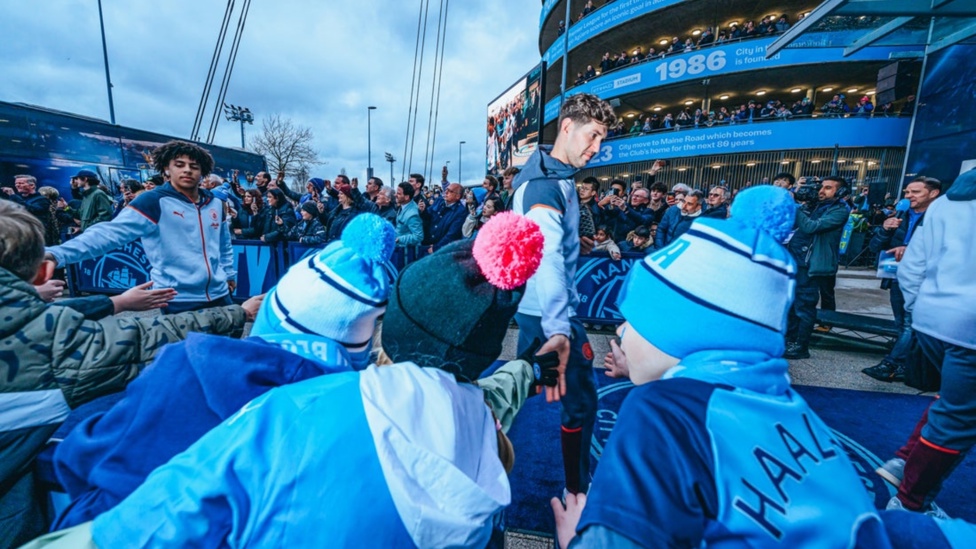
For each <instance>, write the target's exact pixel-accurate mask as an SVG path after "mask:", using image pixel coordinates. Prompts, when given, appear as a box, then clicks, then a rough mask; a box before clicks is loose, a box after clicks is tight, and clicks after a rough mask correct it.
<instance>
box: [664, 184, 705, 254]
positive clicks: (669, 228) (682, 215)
mask: <svg viewBox="0 0 976 549" xmlns="http://www.w3.org/2000/svg"><path fill="white" fill-rule="evenodd" d="M685 187H686V188H687V186H685ZM675 189H677V185H675ZM678 194H679V193H678V192H677V190H676V191H675V198H676V199H677V196H678ZM703 198H704V197H703V196H702V192H701V191H698V190H693V191H689V192H688V194H687V195H685V196H684V199H683V200H681V201H680V202H677V204H676V205H678V204H680V206H678V207H677V208H674V209H673V210H672V211H673V212H674V213H671V212H668V214H667V215H665V216H664V219H663V220H662V221H661V223H660V224H659V225H658V228H657V238H656V239H655V242H654V247H655V249H657V250H660V249H662V248H664V247H665V246H667V245H668V244H671V243H672V242H674V241H675V240H676V239H677V238H678V237H679V236H681V235H683V234H685V233H686V232H688V229H689V228H691V224H692V223H693V222H694V221H695V219H698V217H700V216H701V214H702V201H703Z"/></svg>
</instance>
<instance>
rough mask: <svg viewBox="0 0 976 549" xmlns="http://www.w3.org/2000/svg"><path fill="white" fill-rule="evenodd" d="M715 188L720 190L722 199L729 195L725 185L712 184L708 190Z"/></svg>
mask: <svg viewBox="0 0 976 549" xmlns="http://www.w3.org/2000/svg"><path fill="white" fill-rule="evenodd" d="M715 189H718V190H720V191H722V200H725V199H727V198H728V197H729V188H728V187H726V186H725V185H714V186H712V188H711V189H710V190H713V191H714V190H715Z"/></svg>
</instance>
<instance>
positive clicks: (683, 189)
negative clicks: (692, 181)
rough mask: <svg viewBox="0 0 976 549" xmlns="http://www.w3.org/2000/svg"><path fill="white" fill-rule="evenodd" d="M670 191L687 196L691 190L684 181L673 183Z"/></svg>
mask: <svg viewBox="0 0 976 549" xmlns="http://www.w3.org/2000/svg"><path fill="white" fill-rule="evenodd" d="M671 192H673V193H684V194H685V196H688V193H690V192H691V187H689V186H688V185H685V184H684V183H675V184H674V186H673V187H671Z"/></svg>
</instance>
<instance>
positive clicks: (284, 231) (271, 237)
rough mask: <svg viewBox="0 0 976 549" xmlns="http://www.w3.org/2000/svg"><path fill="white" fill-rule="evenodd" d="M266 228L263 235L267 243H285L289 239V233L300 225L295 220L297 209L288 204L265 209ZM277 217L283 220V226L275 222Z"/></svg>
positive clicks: (262, 232)
mask: <svg viewBox="0 0 976 549" xmlns="http://www.w3.org/2000/svg"><path fill="white" fill-rule="evenodd" d="M264 211H265V212H267V213H266V214H265V218H264V228H263V229H262V231H261V234H262V235H263V236H264V241H265V242H283V241H285V240H287V239H288V231H290V230H291V228H292V227H294V226H295V224H296V223H298V219H296V218H295V208H292V207H291V204H288V203H287V202H285V203H283V204H279V205H278V207H277V208H270V207H269V208H265V209H264ZM275 217H280V218H281V221H282V223H281V225H278V223H277V222H276V221H275Z"/></svg>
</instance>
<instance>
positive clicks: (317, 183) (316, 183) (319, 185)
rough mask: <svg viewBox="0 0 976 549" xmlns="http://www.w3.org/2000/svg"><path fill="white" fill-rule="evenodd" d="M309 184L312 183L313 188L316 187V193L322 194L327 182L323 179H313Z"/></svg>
mask: <svg viewBox="0 0 976 549" xmlns="http://www.w3.org/2000/svg"><path fill="white" fill-rule="evenodd" d="M308 182H309V183H311V184H312V186H313V187H315V191H316V192H318V193H321V192H322V190H323V189H325V181H323V180H322V179H321V178H318V177H313V178H311V179H309V180H308Z"/></svg>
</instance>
